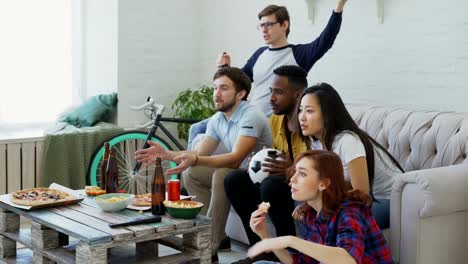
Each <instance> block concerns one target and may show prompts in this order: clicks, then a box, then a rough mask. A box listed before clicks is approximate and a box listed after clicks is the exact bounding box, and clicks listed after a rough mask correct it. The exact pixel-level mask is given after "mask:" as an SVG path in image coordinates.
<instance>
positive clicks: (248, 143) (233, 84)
mask: <svg viewBox="0 0 468 264" xmlns="http://www.w3.org/2000/svg"><path fill="white" fill-rule="evenodd" d="M213 80H214V82H213V83H214V91H213V99H214V103H215V108H216V110H217V111H218V112H217V113H216V114H215V115H213V116H212V118H210V121H209V122H208V128H207V135H206V136H205V137H204V138H203V139H202V141H201V142H200V144H199V145H198V146H195V147H194V150H188V151H167V150H165V149H164V148H162V146H161V145H159V144H158V143H154V142H148V143H149V144H150V147H149V148H147V149H143V150H138V151H137V152H136V154H137V156H136V159H137V160H138V161H143V162H147V163H149V162H154V160H155V158H156V157H161V158H162V159H164V160H172V161H175V162H177V163H178V166H177V167H175V168H172V169H169V170H167V171H166V174H178V173H180V172H183V180H184V185H185V188H186V189H187V190H188V192H189V194H190V195H195V196H196V197H197V198H196V199H197V200H198V201H200V202H202V203H203V204H204V205H205V207H204V208H203V210H202V213H206V215H207V216H209V217H211V218H212V220H213V222H212V238H213V239H212V242H213V243H212V255H213V256H216V253H217V251H218V247H219V244H220V242H221V241H222V240H223V239H224V238H225V237H226V233H225V232H224V229H225V226H226V221H227V217H228V213H229V208H230V202H229V199H228V198H227V196H226V194H225V192H224V177H225V176H226V175H227V174H228V173H229V172H230V171H231V170H233V169H237V168H239V167H240V166H241V165H242V164H246V158H247V156H248V155H249V154H250V153H251V152H252V151H258V150H260V149H262V148H263V147H264V146H267V147H268V146H271V144H272V135H271V130H270V126H269V123H268V119H267V117H266V116H265V114H263V113H262V112H260V110H257V108H256V107H254V106H251V105H249V103H247V102H246V101H245V100H246V98H247V96H248V94H249V92H250V88H251V82H250V79H249V77H248V76H247V75H246V74H245V73H244V72H243V71H241V70H240V69H238V68H233V67H226V68H221V69H219V70H218V71H217V72H216V73H215V75H214V77H213ZM219 143H222V144H223V145H224V146H225V147H226V149H227V153H224V154H219V155H212V154H213V152H214V151H215V150H216V148H217V147H218V145H219Z"/></svg>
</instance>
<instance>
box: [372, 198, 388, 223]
mask: <svg viewBox="0 0 468 264" xmlns="http://www.w3.org/2000/svg"><path fill="white" fill-rule="evenodd" d="M372 213H373V214H374V218H375V220H376V221H377V224H378V225H379V227H380V229H381V230H383V229H386V228H389V227H390V200H387V199H378V202H373V203H372Z"/></svg>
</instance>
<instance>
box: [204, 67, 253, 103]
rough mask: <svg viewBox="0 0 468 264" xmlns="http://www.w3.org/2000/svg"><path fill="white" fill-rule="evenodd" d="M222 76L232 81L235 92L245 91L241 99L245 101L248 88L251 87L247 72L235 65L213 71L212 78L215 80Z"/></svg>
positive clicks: (248, 91)
mask: <svg viewBox="0 0 468 264" xmlns="http://www.w3.org/2000/svg"><path fill="white" fill-rule="evenodd" d="M222 76H226V77H228V78H229V79H230V80H231V81H232V82H233V83H234V85H235V88H236V92H240V91H245V96H244V97H243V98H242V100H245V101H247V96H248V95H249V93H250V88H251V87H252V82H251V81H250V79H249V77H248V76H247V74H245V73H244V72H243V71H242V70H241V69H239V68H236V67H222V68H219V69H218V70H217V71H216V72H215V74H214V76H213V80H216V79H218V78H220V77H222Z"/></svg>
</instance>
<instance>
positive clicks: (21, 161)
mask: <svg viewBox="0 0 468 264" xmlns="http://www.w3.org/2000/svg"><path fill="white" fill-rule="evenodd" d="M43 146H44V138H43V137H38V138H26V139H8V140H0V194H5V193H10V192H13V191H17V190H21V189H27V188H34V187H36V183H38V182H39V179H40V177H41V164H42V153H43Z"/></svg>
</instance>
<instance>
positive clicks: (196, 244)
mask: <svg viewBox="0 0 468 264" xmlns="http://www.w3.org/2000/svg"><path fill="white" fill-rule="evenodd" d="M183 243H184V245H185V246H187V247H191V248H195V249H198V250H200V263H201V264H205V263H211V228H210V227H207V228H206V229H203V230H200V231H199V232H197V233H188V234H184V235H183Z"/></svg>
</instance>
